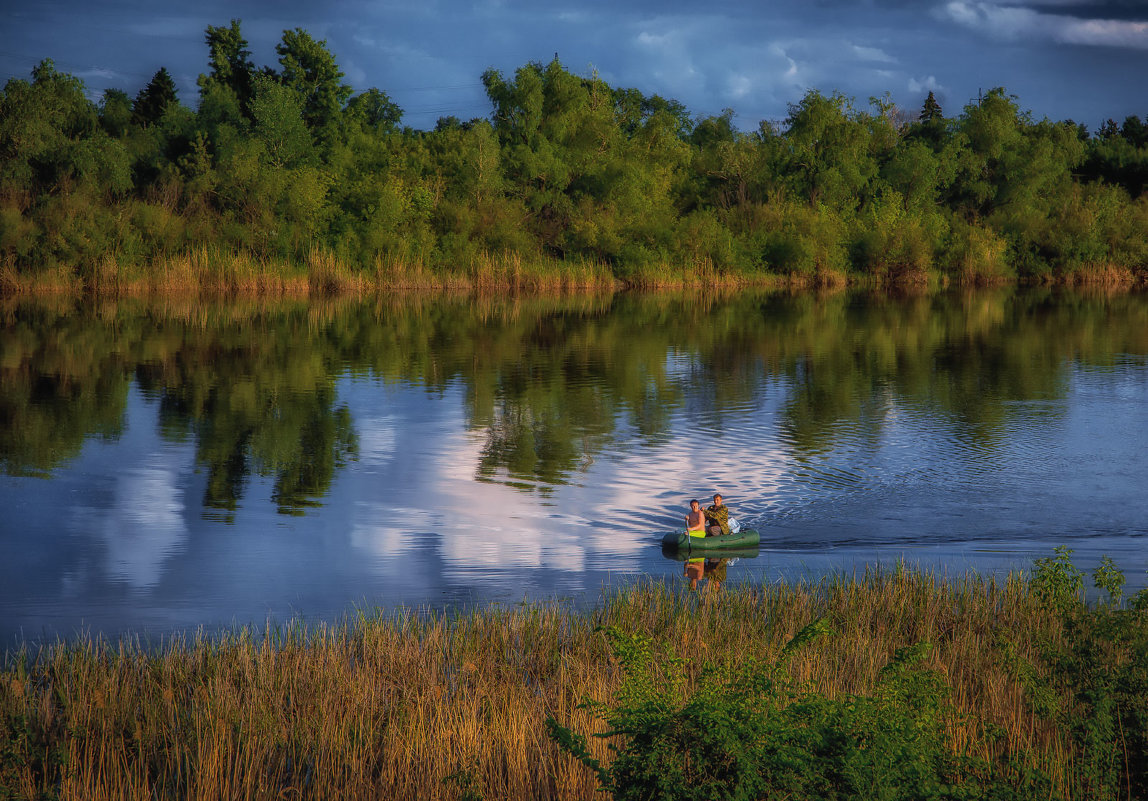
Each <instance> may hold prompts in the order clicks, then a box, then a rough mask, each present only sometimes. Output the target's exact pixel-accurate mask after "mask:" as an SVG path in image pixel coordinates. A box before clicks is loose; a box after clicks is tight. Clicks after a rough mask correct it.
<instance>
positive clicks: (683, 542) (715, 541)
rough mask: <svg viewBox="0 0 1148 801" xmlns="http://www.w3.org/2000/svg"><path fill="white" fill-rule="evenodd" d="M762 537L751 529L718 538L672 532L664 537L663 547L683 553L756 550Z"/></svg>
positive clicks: (721, 535)
mask: <svg viewBox="0 0 1148 801" xmlns="http://www.w3.org/2000/svg"><path fill="white" fill-rule="evenodd" d="M760 541H761V536H760V535H759V534H758V533H757V532H756V531H753V530H751V529H742V530H741V531H739V532H738V533H737V534H720V535H718V536H716V537H695V536H692V535H690V534H687V533H686V532H684V531H671V532H670V533H669V534H667V535H666V536H664V537H662V547H663V548H666V549H668V550H676V551H678V552H679V553H681V552H683V551H689V552H691V553H692V552H693V551H730V550H739V549H742V548H756V547H757V545H758V543H759V542H760Z"/></svg>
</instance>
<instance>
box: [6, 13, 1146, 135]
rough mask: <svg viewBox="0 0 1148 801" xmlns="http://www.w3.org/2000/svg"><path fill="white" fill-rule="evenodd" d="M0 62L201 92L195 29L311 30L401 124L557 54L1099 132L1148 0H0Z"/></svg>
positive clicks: (1118, 110) (617, 67) (657, 87)
mask: <svg viewBox="0 0 1148 801" xmlns="http://www.w3.org/2000/svg"><path fill="white" fill-rule="evenodd" d="M0 8H2V9H3V14H2V17H0V76H3V78H4V79H7V78H9V77H13V76H15V77H27V75H28V73H29V71H30V70H31V68H32V67H33V65H34V64H35V63H36V62H37V61H39V60H40V59H41V58H44V57H50V58H52V59H53V60H55V62H56V64H57V67H58V68H59V69H62V70H65V71H67V72H71V73H73V74H75V75H77V76H79V77H81V78H82V79H83V80H84V82H85V84H86V85H87V87H88V88H89V90H90V92H91V94H92V95H93V97H98V95H99V93H101V92H102V91H103V90H104V89H105V88H108V87H117V88H121V89H124V90H125V91H127V92H128V93H129V94H131V95H135V93H136V92H137V91H139V89H140V88H141V87H142V86H143V85H144V84H145V83H146V82H147V81H148V79H149V78H150V77H151V75H152V74H153V73H154V72H155V71H156V70H157V69H158V68H159V67H160V66H166V67H167V68H168V71H169V72H171V73H172V75H173V76H174V77H175V79H176V83H177V86H178V88H179V90H180V98H181V99H182V100H183V101H184V102H186V103H189V104H191V105H194V103H195V100H196V89H195V77H196V75H197V74H198V73H200V72H203V71H205V69H206V63H207V48H206V46H205V45H204V42H203V29H204V27H205V26H206V25H208V24H213V25H225V24H227V22H228V21H229V20H230V19H232V18H239V19H241V20H242V22H243V31H244V33H245V35H246V37H247V39H248V41H249V42H250V43H251V49H252V51H253V60H254V61H255V62H256V64H258V65H262V64H275V52H274V46H275V43H276V42H277V41H278V40H279V38H280V36H281V35H282V32H283V30H284V29H285V28H293V27H296V26H299V27H303V28H306V29H307V30H308V31H309V32H310V33H311V34H312V35H314V36H315V37H316V38H321V39H326V41H327V44H328V46H329V47H330V49H331V50H332V52H334V54H335V56H336V58H337V60H338V62H339V64H340V66H341V67H342V69H343V71H344V73H346V78H347V82H348V83H350V84H351V85H352V86H353V87H354V88H355V89H356V90H358V91H361V90H364V89H367V88H369V87H371V86H376V87H378V88H380V89H382V90H383V91H385V92H387V93H388V94H389V95H390V96H391V97H392V99H394V100H395V101H396V102H397V103H398V104H399V105H400V106H401V107H402V108H403V110H404V112H405V114H404V118H403V121H404V122H405V123H406V124H407V125H412V126H414V127H417V128H429V127H433V125H434V122H435V120H436V119H437V118H438V117H440V116H445V115H454V116H456V117H459V118H462V119H469V118H472V117H480V116H481V117H485V116H487V115H488V114H489V112H490V106H489V104H488V102H487V100H486V97H485V95H484V93H483V90H482V85H481V82H480V80H479V79H480V76H481V74H482V72H483V70H485V69H487V68H489V67H494V68H496V69H499V70H502V71H503V72H505V73H508V74H509V73H513V71H514V70H515V69H516V68H517V67H519V66H521V65H523V64H525V63H526V62H528V61H543V62H546V61H549V60H550V59H551V58H553V57H554V54H555V53H557V54H558V55H559V57H560V59H561V61H562V63H563V64H564V65H565V66H566V67H567V69H569V70H571V71H573V72H576V73H579V74H591V73H593V72H595V71H596V72H597V73H598V75H600V76H601V77H602V78H604V79H605V80H607V81H608V82H610V83H611V84H613V85H615V86H628V87H636V88H638V89H640V90H641V91H642V92H644V93H646V94H654V93H657V94H661V95H663V96H666V97H673V98H677V99H678V100H680V101H682V102H683V103H685V104H686V106H687V107H688V108H689V109H690V110H691V112H693V113H694V114H695V115H700V116H705V115H710V114H718V113H721V111H722V109H724V108H732V109H733V110H734V111H735V112H736V115H737V116H736V118H735V119H736V122H737V124H738V125H739V126H740V127H742V128H744V129H751V128H755V127H756V125H757V122H758V121H759V120H762V119H769V120H780V119H783V118H784V117H785V115H786V107H787V104H788V103H793V102H795V101H797V100H799V99H800V98H801V96H802V95H803V94H804V93H805V92H806V91H807V90H809V89H813V88H816V89H820V90H822V91H825V92H831V91H834V90H837V91H841V92H844V93H845V94H847V95H850V96H852V97H855V98H857V100H858V101H860V102H861V103H862V104H864V103H865V102H866V101H867V100H868V98H869V97H871V96H874V95H878V96H879V95H884V94H885V93H886V92H888V93H889V94H891V95H892V97H893V100H894V101H895V102H896V103H897V104H898V105H900V106H902V107H904V108H907V109H909V110H917V109H919V108H920V105H921V103H922V101H923V100H924V97H925V95H926V94H927V93H928V91H929V90H930V89H932V90H934V91H935V92H936V95H937V97H938V98H939V99H940V100H941V103H942V106H943V108H944V110H945V113H946V114H948V115H955V114H956V113H958V112H959V111H960V108H961V107H962V106H963V105H964V104H966V103H967V102H969V100H970V99H975V98H976V97H977V94H978V92H979V91H981V90H988V89H990V88H992V87H994V86H1004V87H1005V88H1006V89H1007V90H1008V91H1009V93H1011V94H1014V95H1016V96H1017V97H1018V98H1019V102H1020V105H1021V107H1022V108H1024V109H1028V110H1031V111H1032V112H1033V114H1034V115H1035V116H1036V117H1038V118H1039V117H1043V116H1048V117H1051V118H1053V119H1068V118H1071V119H1074V120H1076V121H1078V122H1084V123H1085V124H1087V125H1088V127H1089V129H1090V130H1095V129H1096V128H1097V127H1099V125H1100V124H1101V123H1102V122H1103V121H1104V120H1105V119H1107V118H1109V117H1112V118H1115V119H1116V120H1118V121H1121V120H1123V119H1124V117H1126V116H1128V115H1130V114H1137V115H1140V116H1141V117H1148V88H1146V87H1148V81H1146V80H1145V76H1146V75H1148V0H1097V1H1096V2H1092V1H1091V0H1015V2H973V1H972V0H778V1H777V2H764V1H759V2H737V1H735V0H708V1H707V2H689V3H687V2H683V1H682V0H566V2H563V3H552V2H546V0H532V1H528V0H419V1H418V2H409V3H400V2H394V1H393V0H335V2H328V3H316V2H302V1H301V0H280V1H279V2H274V3H272V2H251V1H250V0H228V2H222V1H221V0H202V1H201V2H196V3H183V4H175V3H164V2H155V1H154V0H152V1H151V2H148V0H84V1H83V2H80V0H33V2H24V3H15V2H12V0H0Z"/></svg>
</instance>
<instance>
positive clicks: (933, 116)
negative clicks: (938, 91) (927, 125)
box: [921, 92, 945, 122]
mask: <svg viewBox="0 0 1148 801" xmlns="http://www.w3.org/2000/svg"><path fill="white" fill-rule="evenodd" d="M944 116H945V115H944V113H943V112H942V111H941V104H940V103H938V102H937V98H936V97H935V96H934V95H933V93H932V92H929V96H928V97H926V98H925V105H924V106H923V107H922V108H921V122H937V121H939V120H941V119H943V118H944Z"/></svg>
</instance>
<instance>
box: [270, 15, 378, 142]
mask: <svg viewBox="0 0 1148 801" xmlns="http://www.w3.org/2000/svg"><path fill="white" fill-rule="evenodd" d="M275 52H276V53H277V54H278V55H279V65H280V67H281V71H280V80H282V82H283V85H284V86H287V87H288V88H290V89H291V90H292V91H294V92H295V93H296V95H298V97H299V101H300V104H301V108H302V111H303V120H304V121H305V122H306V123H307V127H308V128H310V129H311V131H312V132H314V133H315V135H317V136H319V137H322V138H330V137H332V136H333V135H334V133H335V131H334V129H335V127H336V126H337V125H338V122H339V118H340V115H341V114H342V111H343V105H344V104H345V103H346V102H347V99H348V98H349V97H350V96H351V87H350V86H348V85H346V84H345V83H343V82H342V79H343V72H342V70H340V69H339V67H338V65H337V64H336V63H335V57H334V56H333V55H331V52H330V51H329V50H328V49H327V42H326V41H324V40H322V39H320V40H318V41H316V40H315V39H313V38H312V37H311V34H309V33H307V32H306V31H305V30H303V29H302V28H295V29H294V30H289V31H283V39H282V40H281V41H280V42H279V44H277V45H275ZM365 102H366V103H368V104H370V103H372V102H373V103H374V106H375V108H374V109H371V108H369V107H368V108H366V109H364V112H365V113H366V114H367V115H369V114H370V112H371V111H372V110H373V111H375V112H376V114H381V115H384V116H385V115H386V114H388V113H392V110H391V109H388V108H386V107H385V106H384V105H383V103H385V102H389V101H387V99H386V97H385V96H382V97H376V98H373V99H369V100H367V101H365Z"/></svg>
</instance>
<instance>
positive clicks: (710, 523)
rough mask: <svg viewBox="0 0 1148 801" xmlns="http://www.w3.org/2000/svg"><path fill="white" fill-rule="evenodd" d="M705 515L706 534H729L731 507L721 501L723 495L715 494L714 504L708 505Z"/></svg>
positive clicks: (710, 535) (714, 535)
mask: <svg viewBox="0 0 1148 801" xmlns="http://www.w3.org/2000/svg"><path fill="white" fill-rule="evenodd" d="M705 516H706V536H708V537H716V536H718V535H719V534H729V509H727V508H726V505H725V504H724V503H722V502H721V495H714V502H713V506H707V507H706V511H705Z"/></svg>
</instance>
